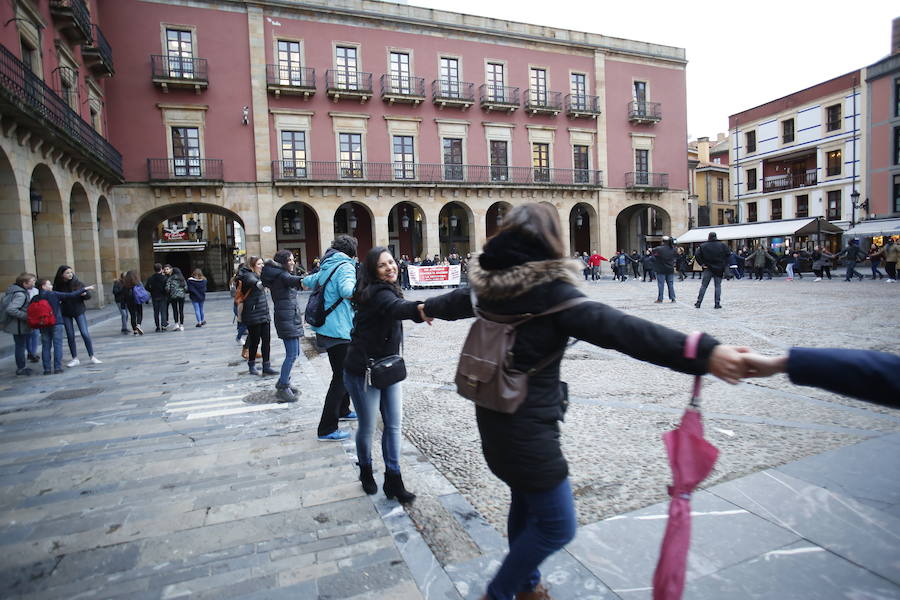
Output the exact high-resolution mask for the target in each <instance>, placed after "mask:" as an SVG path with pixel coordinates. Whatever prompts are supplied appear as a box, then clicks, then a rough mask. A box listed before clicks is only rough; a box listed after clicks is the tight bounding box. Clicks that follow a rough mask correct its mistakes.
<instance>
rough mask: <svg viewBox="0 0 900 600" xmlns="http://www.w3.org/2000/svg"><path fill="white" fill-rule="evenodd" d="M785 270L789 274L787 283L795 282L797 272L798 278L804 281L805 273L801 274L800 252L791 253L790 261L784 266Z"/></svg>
mask: <svg viewBox="0 0 900 600" xmlns="http://www.w3.org/2000/svg"><path fill="white" fill-rule="evenodd" d="M784 270H785V272H786V273H787V281H793V280H794V274H795V272H796V275H797V277H799V278H800V279H803V273H801V272H800V253H799V252H791V254H790V256H789V257H788V261H787V262H786V263H785V265H784Z"/></svg>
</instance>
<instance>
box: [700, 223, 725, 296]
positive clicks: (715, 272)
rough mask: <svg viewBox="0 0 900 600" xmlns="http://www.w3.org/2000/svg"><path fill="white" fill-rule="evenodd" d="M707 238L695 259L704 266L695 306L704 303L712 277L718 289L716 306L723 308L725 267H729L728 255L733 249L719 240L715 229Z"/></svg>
mask: <svg viewBox="0 0 900 600" xmlns="http://www.w3.org/2000/svg"><path fill="white" fill-rule="evenodd" d="M706 239H707V242H706V243H705V244H701V245H700V249H699V250H697V254H695V255H694V260H696V261H697V262H698V263H699V264H700V265H701V266H702V267H703V279H702V281H701V283H700V294H699V295H698V296H697V302H696V303H695V304H694V306H696V307H697V308H700V305H701V304H702V303H703V296H704V295H705V294H706V288H707V287H709V280H710V279H712V280H713V282H714V283H715V289H716V305H715V307H714V308H722V277H723V276H724V275H725V269H727V268H728V255H729V254H731V250H730V249H729V248H728V246H726V245H725V244H724V243H723V242H720V241H719V239H718V237H716V232H715V231H710V232H709V235H708V236H707V238H706Z"/></svg>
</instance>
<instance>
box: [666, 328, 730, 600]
mask: <svg viewBox="0 0 900 600" xmlns="http://www.w3.org/2000/svg"><path fill="white" fill-rule="evenodd" d="M699 340H700V333H699V332H694V333H692V334H690V335H689V336H688V339H687V343H686V344H685V353H684V354H685V357H686V358H696V357H697V343H698V342H699ZM663 442H664V443H665V445H666V450H667V452H668V454H669V466H670V467H671V468H672V485H670V486H669V496H671V497H672V502H671V504H669V520H668V523H667V524H666V534H665V536H664V537H663V542H662V548H661V550H660V554H659V562H658V563H657V564H656V572H655V573H653V600H679V599H680V598H681V594H682V593H683V592H684V574H685V568H686V566H687V554H688V547H689V546H690V543H691V492H693V491H694V489H695V488H696V487H697V486H698V485H699V484H700V482H701V481H703V480H704V479H706V477H707V476H708V475H709V473H710V472H711V471H712V469H713V465H715V464H716V459H717V458H718V456H719V450H718V449H717V448H716V447H715V446H713V445H712V444H710V443H709V442H707V441H706V440H705V439H703V423H701V421H700V377H695V378H694V390H693V394H692V395H691V403H690V405H689V406H688V408H687V410H686V411H685V413H684V416H683V417H682V418H681V425H679V426H678V428H677V429H675V430H674V431H669V432H667V433H665V434H663Z"/></svg>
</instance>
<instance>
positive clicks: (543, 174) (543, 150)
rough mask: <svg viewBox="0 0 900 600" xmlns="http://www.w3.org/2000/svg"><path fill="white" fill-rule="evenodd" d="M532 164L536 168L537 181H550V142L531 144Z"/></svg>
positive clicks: (535, 176)
mask: <svg viewBox="0 0 900 600" xmlns="http://www.w3.org/2000/svg"><path fill="white" fill-rule="evenodd" d="M531 166H532V167H533V168H534V180H535V181H536V182H541V183H549V182H550V144H547V143H543V142H540V143H538V142H535V143H532V144H531Z"/></svg>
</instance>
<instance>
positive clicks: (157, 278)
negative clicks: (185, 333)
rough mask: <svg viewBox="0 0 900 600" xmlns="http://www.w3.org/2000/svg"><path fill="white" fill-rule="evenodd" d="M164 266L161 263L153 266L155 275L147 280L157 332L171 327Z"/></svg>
mask: <svg viewBox="0 0 900 600" xmlns="http://www.w3.org/2000/svg"><path fill="white" fill-rule="evenodd" d="M162 270H163V266H162V265H161V264H159V263H156V264H155V265H153V271H154V273H153V275H151V276H150V277H148V278H147V284H146V286H145V287H146V288H147V291H148V292H150V301H151V302H153V322H154V323H155V324H156V331H165V330H166V327H168V326H169V302H168V298H167V297H166V280H167V279H168V277H166V276H165V275H164V274H163V272H162Z"/></svg>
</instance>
